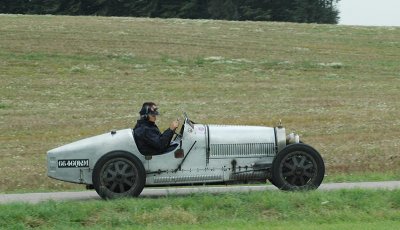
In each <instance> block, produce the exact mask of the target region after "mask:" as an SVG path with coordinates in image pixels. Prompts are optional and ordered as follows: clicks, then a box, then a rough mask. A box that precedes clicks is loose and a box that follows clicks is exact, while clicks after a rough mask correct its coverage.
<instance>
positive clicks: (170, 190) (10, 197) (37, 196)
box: [0, 181, 400, 204]
mask: <svg viewBox="0 0 400 230" xmlns="http://www.w3.org/2000/svg"><path fill="white" fill-rule="evenodd" d="M355 188H360V189H387V190H394V189H400V181H383V182H358V183H329V184H322V185H321V186H320V187H319V188H318V189H319V190H339V189H355ZM265 190H278V189H277V188H276V187H274V186H273V185H250V186H232V185H228V186H191V187H179V188H177V187H167V188H145V189H144V190H143V192H142V193H141V194H140V196H139V197H143V198H146V197H151V198H154V197H155V198H156V197H165V196H170V195H175V196H184V195H189V194H193V193H210V194H219V193H229V192H251V191H265ZM100 199H101V198H100V197H99V196H98V195H97V193H96V192H95V191H93V190H90V191H83V192H49V193H24V194H0V204H7V203H16V202H17V203H18V202H22V203H32V204H36V203H39V202H43V201H48V200H54V201H69V200H100Z"/></svg>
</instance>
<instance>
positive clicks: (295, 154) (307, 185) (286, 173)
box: [272, 144, 325, 191]
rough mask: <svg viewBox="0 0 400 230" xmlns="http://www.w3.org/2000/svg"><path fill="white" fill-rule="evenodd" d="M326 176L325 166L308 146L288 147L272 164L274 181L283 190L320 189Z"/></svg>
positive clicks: (293, 145)
mask: <svg viewBox="0 0 400 230" xmlns="http://www.w3.org/2000/svg"><path fill="white" fill-rule="evenodd" d="M324 176H325V164H324V161H323V159H322V157H321V155H320V154H319V153H318V151H317V150H315V149H314V148H313V147H311V146H309V145H306V144H292V145H288V146H287V147H286V148H284V149H283V150H282V151H281V152H279V153H278V155H277V156H276V158H275V159H274V162H273V163H272V181H273V182H274V185H275V186H276V187H278V188H279V189H281V190H289V191H292V190H310V189H316V188H318V187H319V186H320V185H321V183H322V180H323V179H324Z"/></svg>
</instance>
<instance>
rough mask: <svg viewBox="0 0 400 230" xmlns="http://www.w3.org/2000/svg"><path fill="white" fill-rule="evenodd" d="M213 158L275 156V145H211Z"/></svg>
mask: <svg viewBox="0 0 400 230" xmlns="http://www.w3.org/2000/svg"><path fill="white" fill-rule="evenodd" d="M210 147H211V152H210V156H211V157H233V156H238V157H240V156H242V157H252V156H275V145H274V143H248V144H211V145H210Z"/></svg>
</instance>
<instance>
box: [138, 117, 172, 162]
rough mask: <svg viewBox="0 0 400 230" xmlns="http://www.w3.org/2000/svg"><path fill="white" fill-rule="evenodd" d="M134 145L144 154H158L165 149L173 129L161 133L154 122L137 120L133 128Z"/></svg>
mask: <svg viewBox="0 0 400 230" xmlns="http://www.w3.org/2000/svg"><path fill="white" fill-rule="evenodd" d="M133 133H134V138H135V142H136V146H137V147H138V149H139V151H140V153H142V154H143V155H146V156H151V155H160V154H163V153H164V152H166V151H167V148H168V147H169V145H170V142H171V139H172V137H173V136H174V131H172V130H171V129H167V130H165V131H164V133H161V132H160V130H159V129H158V127H157V125H156V124H155V123H154V122H150V121H148V120H144V119H142V120H138V121H137V123H136V126H135V128H134V129H133Z"/></svg>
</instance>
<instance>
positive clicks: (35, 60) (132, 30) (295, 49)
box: [0, 15, 400, 192]
mask: <svg viewBox="0 0 400 230" xmlns="http://www.w3.org/2000/svg"><path fill="white" fill-rule="evenodd" d="M399 60H400V28H395V27H380V28H379V27H349V26H338V25H315V24H292V23H270V22H226V21H208V20H175V19H170V20H161V19H137V18H105V17H65V16H21V15H0V87H1V91H0V146H1V148H0V175H1V176H0V186H1V187H0V192H10V191H22V190H30V191H43V190H64V189H77V188H78V187H75V186H73V185H70V184H68V183H64V182H58V181H54V180H50V179H48V178H47V176H46V154H45V153H46V151H47V150H49V149H52V148H54V147H57V146H60V145H63V144H66V143H69V142H72V141H75V140H78V139H81V138H84V137H88V136H92V135H96V134H100V133H104V132H107V131H109V130H111V129H119V128H126V127H133V125H134V123H135V120H136V118H137V115H138V111H139V108H140V106H141V104H142V103H143V102H144V101H148V100H150V101H155V102H156V103H158V104H159V107H160V108H161V114H162V116H161V117H160V120H159V126H160V127H161V128H166V127H167V125H168V124H169V121H170V120H171V119H174V118H176V117H177V116H181V112H182V111H186V112H187V113H188V114H189V116H191V118H192V119H193V120H195V121H197V122H200V123H222V124H249V125H266V126H274V125H275V124H277V123H278V121H279V119H282V122H283V124H284V125H285V126H286V127H287V129H288V130H289V131H296V132H298V133H299V134H300V135H301V136H302V138H303V140H304V141H305V142H307V143H310V144H311V145H313V146H314V147H315V148H317V149H318V150H319V151H320V152H321V154H322V156H323V158H324V159H325V162H326V167H327V176H328V177H327V178H335V175H340V178H342V177H343V175H351V174H353V175H357V176H356V177H357V178H362V175H363V174H367V175H374V174H375V173H376V174H379V175H390V178H391V179H400V154H399V151H400V150H399V149H400V141H399V136H400V128H399V127H400V100H399V99H400V65H399ZM372 177H373V176H372ZM383 178H385V177H384V176H383ZM79 188H81V187H79Z"/></svg>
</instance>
